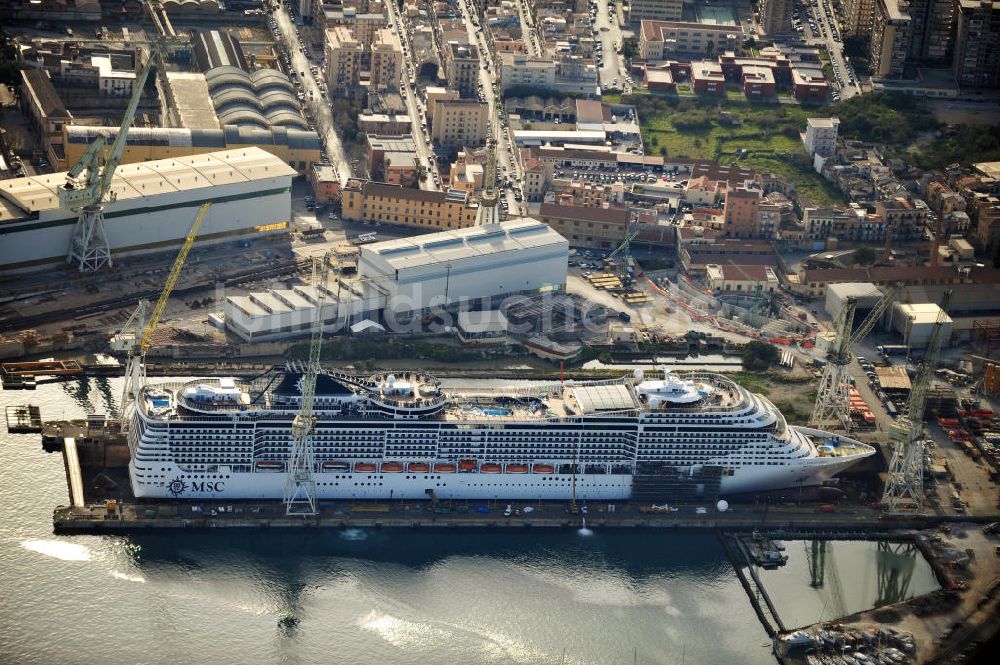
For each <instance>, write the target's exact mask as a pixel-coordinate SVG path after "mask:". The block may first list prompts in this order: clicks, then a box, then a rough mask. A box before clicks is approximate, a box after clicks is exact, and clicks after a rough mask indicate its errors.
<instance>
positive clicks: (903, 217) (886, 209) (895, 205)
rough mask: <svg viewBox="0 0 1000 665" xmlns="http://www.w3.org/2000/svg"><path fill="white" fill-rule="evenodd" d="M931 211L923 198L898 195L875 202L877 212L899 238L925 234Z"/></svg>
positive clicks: (903, 238) (917, 236)
mask: <svg viewBox="0 0 1000 665" xmlns="http://www.w3.org/2000/svg"><path fill="white" fill-rule="evenodd" d="M929 213H930V207H929V206H928V205H927V203H926V202H925V201H924V200H923V199H913V200H910V199H908V198H906V197H903V196H896V197H893V198H890V199H883V200H881V201H876V202H875V214H876V215H877V216H878V217H879V218H880V219H881V220H882V221H883V222H885V223H886V224H887V225H888V226H889V227H891V228H892V235H893V237H894V238H898V239H899V240H915V239H917V238H919V237H920V236H921V235H923V233H924V227H925V226H926V225H927V215H928V214H929Z"/></svg>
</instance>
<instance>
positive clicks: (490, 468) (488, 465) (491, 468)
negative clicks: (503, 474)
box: [479, 462, 500, 473]
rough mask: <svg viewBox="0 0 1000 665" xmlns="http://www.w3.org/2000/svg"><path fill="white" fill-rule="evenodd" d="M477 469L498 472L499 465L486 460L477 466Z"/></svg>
mask: <svg viewBox="0 0 1000 665" xmlns="http://www.w3.org/2000/svg"><path fill="white" fill-rule="evenodd" d="M479 470H480V472H482V473H500V465H499V464H494V463H493V462H487V463H486V464H483V465H482V466H481V467H479Z"/></svg>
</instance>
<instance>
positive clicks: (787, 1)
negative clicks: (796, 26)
mask: <svg viewBox="0 0 1000 665" xmlns="http://www.w3.org/2000/svg"><path fill="white" fill-rule="evenodd" d="M793 4H794V3H793V2H792V0H760V24H761V27H763V28H764V33H765V34H768V35H784V34H788V33H791V32H794V31H793V29H792V8H793Z"/></svg>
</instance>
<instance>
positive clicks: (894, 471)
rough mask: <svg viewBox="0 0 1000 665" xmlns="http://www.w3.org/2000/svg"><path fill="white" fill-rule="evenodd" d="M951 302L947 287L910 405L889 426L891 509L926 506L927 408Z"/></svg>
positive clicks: (887, 499)
mask: <svg viewBox="0 0 1000 665" xmlns="http://www.w3.org/2000/svg"><path fill="white" fill-rule="evenodd" d="M950 302H951V291H950V290H949V291H945V292H944V295H942V296H941V304H940V305H939V307H940V310H939V311H938V315H937V320H935V321H934V329H933V331H932V332H931V336H930V339H929V340H927V349H926V350H925V351H924V359H923V360H922V361H921V362H920V366H919V367H918V368H917V373H916V376H914V378H913V384H912V385H911V387H910V396H909V398H908V399H907V400H906V409H905V410H904V411H903V414H902V416H901V417H900V419H899V420H898V421H896V422H895V423H893V425H892V428H891V429H890V430H889V442H890V445H891V446H892V457H891V458H890V460H889V472H888V474H887V475H888V477H887V479H886V483H885V488H884V490H883V493H882V504H883V506H884V508H885V510H886V512H889V513H920V512H922V511H923V508H924V444H923V438H922V437H923V429H924V409H925V408H926V406H927V389H928V388H929V387H930V383H931V377H932V376H933V375H934V368H935V367H936V366H937V363H938V359H939V358H940V357H941V347H942V346H943V345H944V341H945V339H944V328H945V323H947V322H948V312H947V310H948V305H949V303H950Z"/></svg>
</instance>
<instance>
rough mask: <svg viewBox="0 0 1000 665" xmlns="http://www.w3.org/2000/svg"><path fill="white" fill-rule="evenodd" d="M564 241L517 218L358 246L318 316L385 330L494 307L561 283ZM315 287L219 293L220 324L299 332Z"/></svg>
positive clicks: (281, 334) (256, 335)
mask: <svg viewBox="0 0 1000 665" xmlns="http://www.w3.org/2000/svg"><path fill="white" fill-rule="evenodd" d="M568 258H569V244H568V242H567V241H566V239H565V238H563V237H562V236H561V235H559V233H557V232H556V231H554V230H552V229H551V228H550V227H549V226H548V225H546V224H543V223H541V222H538V221H536V220H534V219H529V218H522V219H514V220H510V221H507V222H502V223H500V224H496V225H491V226H477V227H471V228H465V229H453V230H450V231H442V232H440V233H432V234H428V235H423V236H419V237H416V238H401V239H398V240H388V241H385V242H379V243H372V244H370V245H364V246H362V247H361V253H360V257H359V259H358V274H357V277H354V278H350V279H345V278H338V279H336V280H334V279H331V280H330V283H329V284H328V286H327V294H326V296H325V299H326V304H325V305H324V308H323V314H322V315H323V320H324V322H325V323H326V328H327V330H329V331H331V332H332V331H335V330H340V329H343V328H344V327H346V326H348V325H350V324H352V323H355V322H357V321H361V320H364V319H373V320H381V321H384V322H386V324H387V327H389V328H390V329H392V327H393V323H394V322H396V321H397V317H399V318H402V317H405V316H407V315H410V314H415V313H419V312H422V311H424V310H427V309H429V308H432V307H442V306H444V305H445V304H449V305H454V304H456V303H465V304H467V305H468V308H469V309H472V310H477V309H491V308H495V305H496V304H497V303H496V299H499V298H503V297H505V296H508V295H513V294H517V293H526V294H531V293H536V294H537V293H539V292H545V291H559V290H563V289H564V288H565V286H566V266H567V260H568ZM318 288H319V287H318V286H316V285H298V286H294V287H292V288H290V289H278V290H271V291H265V292H259V293H251V294H249V295H246V296H231V297H228V298H226V304H225V311H224V314H225V321H226V327H227V328H228V329H229V330H230V331H231V332H232V333H234V334H235V335H236V336H238V337H239V338H241V339H243V340H244V341H247V342H263V341H271V340H277V339H285V338H289V337H296V336H301V335H304V334H306V333H307V332H308V331H309V329H310V327H311V326H312V324H313V322H314V321H315V318H316V315H317V304H318V296H319V291H318Z"/></svg>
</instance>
